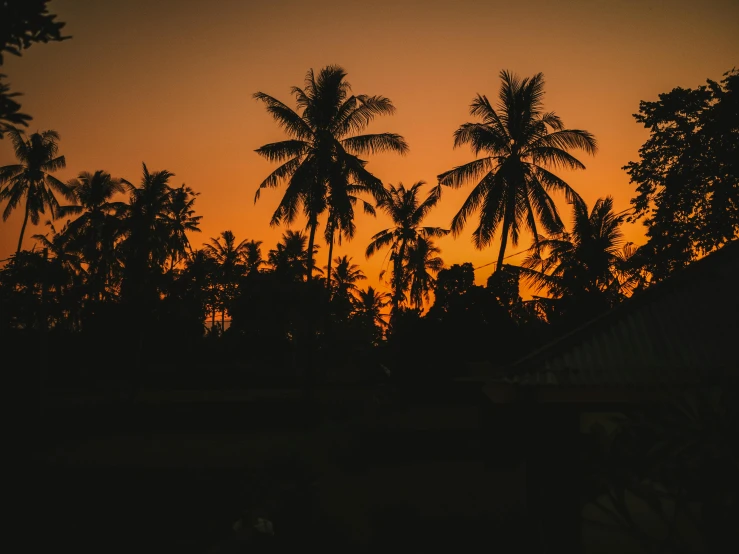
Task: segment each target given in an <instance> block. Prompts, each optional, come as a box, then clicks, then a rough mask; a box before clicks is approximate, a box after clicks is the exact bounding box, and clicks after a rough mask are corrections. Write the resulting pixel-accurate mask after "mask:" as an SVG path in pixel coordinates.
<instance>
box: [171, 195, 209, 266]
mask: <svg viewBox="0 0 739 554" xmlns="http://www.w3.org/2000/svg"><path fill="white" fill-rule="evenodd" d="M199 195H200V193H199V192H195V191H193V190H192V189H191V188H190V187H188V186H186V185H185V184H184V183H183V184H182V186H180V187H177V188H175V189H172V190H171V191H170V193H169V205H168V210H167V215H166V219H167V221H168V223H169V239H170V240H169V250H170V252H169V256H170V269H173V268H174V266H175V264H176V263H177V262H179V261H180V260H184V259H186V258H187V254H188V252H189V253H190V254H192V246H191V245H190V240H189V239H188V238H187V234H186V233H187V232H191V233H199V232H200V227H199V226H200V220H201V219H203V216H200V215H195V208H193V205H194V204H195V198H196V197H197V196H199Z"/></svg>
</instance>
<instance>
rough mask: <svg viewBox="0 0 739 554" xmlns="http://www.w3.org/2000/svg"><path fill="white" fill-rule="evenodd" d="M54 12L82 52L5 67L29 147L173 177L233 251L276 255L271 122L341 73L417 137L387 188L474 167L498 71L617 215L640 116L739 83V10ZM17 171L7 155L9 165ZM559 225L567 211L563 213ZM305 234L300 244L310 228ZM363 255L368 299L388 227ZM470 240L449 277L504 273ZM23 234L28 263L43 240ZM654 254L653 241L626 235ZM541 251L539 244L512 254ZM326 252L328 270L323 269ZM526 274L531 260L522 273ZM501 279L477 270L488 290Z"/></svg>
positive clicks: (492, 253)
mask: <svg viewBox="0 0 739 554" xmlns="http://www.w3.org/2000/svg"><path fill="white" fill-rule="evenodd" d="M207 5H208V3H207V2H203V1H200V0H198V1H191V0H145V1H144V0H126V1H125V2H112V1H104V2H97V1H93V0H54V1H53V2H51V11H52V12H53V13H57V14H58V15H59V18H60V20H62V21H65V22H67V27H66V28H65V31H66V32H67V34H71V35H72V36H73V39H72V40H69V41H66V42H63V43H57V44H46V45H45V44H39V45H35V46H33V47H32V48H31V49H30V50H28V51H26V53H25V54H24V55H23V57H22V58H15V57H13V56H6V62H5V65H4V66H3V67H2V73H5V74H7V75H8V77H9V81H10V83H11V85H12V88H13V90H18V91H22V92H23V93H24V96H23V97H22V104H23V109H24V110H23V111H25V112H27V113H30V114H31V115H33V117H34V119H33V121H32V122H31V126H30V127H29V129H28V132H34V131H37V130H46V129H55V130H57V131H58V132H59V133H60V134H61V137H62V140H61V143H60V153H62V154H64V155H65V156H66V159H67V169H66V170H65V171H60V172H59V173H58V174H57V177H59V178H62V179H64V180H66V179H69V178H71V177H73V176H75V175H76V174H77V173H78V172H80V171H95V170H97V169H104V170H106V171H108V172H110V173H111V174H113V175H114V176H120V177H125V178H126V179H128V180H130V181H132V182H135V183H138V182H139V180H140V175H141V162H142V161H144V162H146V164H147V165H148V167H149V169H150V170H159V169H168V170H170V171H172V172H174V173H175V175H176V176H175V178H174V179H173V181H172V185H175V186H177V185H180V184H181V183H183V182H184V183H187V184H188V185H189V186H191V187H192V188H194V189H195V190H196V191H199V192H201V195H200V197H199V198H198V200H197V203H196V207H197V209H198V213H199V214H200V215H202V216H203V220H202V225H201V228H202V231H203V232H202V233H200V234H196V235H194V236H192V237H191V240H192V242H193V245H194V246H199V245H200V244H201V243H202V242H203V241H205V240H207V239H208V238H209V237H213V236H216V235H217V234H218V233H220V232H221V231H223V230H226V229H231V230H232V231H234V233H235V234H236V236H237V238H238V239H243V238H250V239H251V238H254V239H258V240H263V241H264V244H265V249H264V250H265V255H266V250H268V249H269V248H271V247H273V246H274V244H275V243H276V242H277V240H278V239H279V237H280V235H281V233H282V232H283V229H281V228H270V227H269V225H268V223H269V218H270V215H271V213H272V211H273V210H274V208H275V207H276V205H277V202H278V200H279V198H280V194H281V193H282V191H281V190H275V191H268V192H267V193H265V194H263V195H262V197H261V199H260V200H259V203H258V204H256V205H255V204H254V202H253V198H254V192H255V190H256V187H257V185H258V184H259V183H260V182H261V180H262V179H263V178H264V177H265V176H266V175H267V174H268V173H269V172H270V171H271V169H273V167H274V166H273V165H272V164H270V163H268V162H266V161H264V160H262V159H261V158H259V157H258V156H257V155H256V154H255V153H254V149H255V148H257V147H259V146H261V145H262V144H265V143H268V142H274V141H278V140H280V139H282V138H284V135H283V134H282V133H281V132H280V130H279V129H278V127H277V126H276V124H275V123H274V122H273V121H272V120H271V118H270V117H269V116H268V115H267V114H266V112H265V111H264V108H263V106H262V105H260V104H258V103H257V102H256V101H254V100H253V99H252V98H251V95H252V93H254V92H255V91H263V92H267V93H269V94H271V95H273V96H276V97H277V98H280V99H282V100H283V101H285V102H289V103H290V105H293V106H294V104H292V99H291V98H290V96H289V88H290V86H292V85H300V86H302V83H303V77H304V75H305V72H306V70H307V69H308V68H311V67H313V68H315V69H316V70H318V69H320V68H321V67H323V66H325V65H328V64H339V65H342V66H343V67H344V68H345V69H346V70H347V71H348V73H349V78H348V80H349V82H350V83H351V84H352V86H353V90H354V92H355V93H366V94H382V95H385V96H387V97H389V98H391V99H392V100H393V102H394V104H395V106H396V107H397V114H396V115H395V116H392V117H387V118H380V119H378V120H376V122H375V123H373V124H372V126H371V127H370V128H369V132H373V131H374V132H380V131H392V132H396V133H400V134H402V135H403V136H404V137H405V138H406V140H407V141H408V143H409V145H410V148H411V151H410V154H409V155H408V156H406V157H402V158H401V157H398V156H396V155H389V154H388V155H380V156H373V157H370V158H369V161H370V163H369V166H368V167H369V169H370V171H372V172H373V173H374V174H375V175H377V176H378V177H380V178H381V179H382V180H383V181H385V182H390V183H398V182H399V181H402V182H403V183H405V184H406V185H409V184H411V183H413V182H415V181H417V180H425V181H427V182H429V183H435V181H436V175H438V174H439V173H441V172H442V171H445V170H447V169H450V168H452V167H453V166H455V165H458V164H460V163H464V162H466V161H470V160H471V159H473V156H472V154H471V153H470V151H469V150H467V149H458V150H453V149H452V133H453V132H454V130H455V129H456V128H457V127H458V126H459V125H460V124H461V123H463V122H465V121H468V120H469V119H470V118H469V116H468V106H469V104H470V101H471V100H472V98H473V96H474V95H475V94H476V93H478V92H479V93H483V94H487V95H488V96H490V97H495V96H496V95H497V92H498V89H499V78H498V73H499V72H500V70H501V69H508V70H511V71H514V72H516V73H518V74H519V75H522V76H531V75H533V74H534V73H536V72H539V71H541V72H543V73H544V75H545V78H546V91H547V94H546V98H545V107H546V108H547V109H548V110H553V111H555V112H556V113H557V114H558V115H559V116H560V117H561V118H562V119H563V120H564V122H565V125H567V126H568V127H571V128H583V129H587V130H588V131H590V132H592V133H594V134H595V136H596V137H597V139H598V141H599V145H600V150H599V153H598V154H597V155H596V156H595V157H591V158H589V157H585V156H584V154H583V155H582V157H581V159H582V160H583V161H584V162H585V164H586V166H587V170H585V171H581V172H575V173H563V174H562V176H563V177H564V178H565V179H566V180H568V182H569V183H570V184H571V185H572V186H573V187H574V188H575V189H576V190H577V191H578V192H579V193H580V194H581V195H582V196H583V198H584V199H585V200H586V201H587V202H588V204H590V205H592V203H593V202H594V201H595V200H596V199H597V198H598V197H601V196H605V195H607V194H611V195H612V196H614V198H615V205H616V210H617V211H620V210H623V209H625V208H627V207H628V206H629V199H630V198H631V197H632V196H633V195H634V189H633V186H631V185H630V184H629V182H628V177H627V175H626V174H625V173H624V172H623V171H622V169H621V167H622V166H623V165H625V164H626V163H627V162H629V161H630V160H635V159H637V151H638V148H639V146H641V144H642V143H643V142H644V140H645V139H646V137H647V133H646V131H645V130H644V129H642V128H641V127H640V126H639V125H638V124H637V123H636V122H635V121H634V119H633V117H632V114H633V113H634V112H636V111H637V110H638V106H639V101H640V100H652V99H656V97H657V95H658V94H659V93H661V92H667V91H669V90H671V89H672V88H673V87H676V86H683V87H695V86H698V85H700V84H703V83H704V82H705V79H706V78H709V77H710V78H712V79H720V78H721V75H722V73H724V72H725V71H727V70H729V69H731V68H732V67H733V66H735V65H739V64H738V63H737V62H739V33H738V32H737V24H736V22H737V21H739V2H736V1H735V0H727V1H714V0H705V1H702V2H694V1H684V0H681V1H661V2H657V1H644V2H642V1H634V2H631V1H619V2H613V1H600V0H587V1H586V0H582V1H568V2H551V1H540V0H530V1H528V2H496V1H482V0H479V1H473V0H464V1H461V0H457V1H443V2H442V1H433V0H431V1H408V0H393V1H386V0H376V1H373V2H361V3H360V2H353V1H344V2H337V1H310V2H309V1H304V2H300V1H293V0H273V1H271V2H259V3H257V2H251V1H249V0H244V1H235V0H232V1H225V0H224V1H220V2H215V3H213V4H211V5H216V6H218V8H217V9H216V8H213V9H212V10H209V9H208V8H207V7H206V6H207ZM10 163H14V157H13V154H12V147H11V144H10V142H9V141H8V140H7V139H6V140H3V141H0V165H6V164H10ZM469 190H470V187H469V186H468V187H465V188H463V189H461V190H459V191H448V190H447V191H445V195H444V197H443V200H442V202H441V204H440V206H439V208H438V209H437V210H436V211H435V212H433V213H432V214H431V216H430V217H429V219H428V221H429V224H434V225H440V226H444V227H447V226H448V225H449V222H450V220H451V218H452V216H453V215H454V213H456V210H457V209H458V208H459V206H460V205H461V203H462V201H463V199H464V198H465V197H466V194H468V193H469ZM555 199H556V200H557V203H558V205H559V206H560V207H561V211H562V212H564V213H563V217H564V218H565V220H567V221H569V210H568V207H567V205H566V204H565V202H564V199H563V198H555ZM21 221H22V214H21V210H18V211H17V213H15V214H14V215H13V216H11V218H10V219H8V221H7V222H5V223H0V259H3V258H7V256H8V255H10V254H12V253H13V252H14V250H15V245H16V243H17V240H18V233H19V231H20V225H21ZM303 223H304V222H303V221H301V222H300V224H299V225H298V227H301V228H302V225H303ZM357 223H358V232H357V235H356V238H355V239H354V241H353V242H351V243H349V244H346V243H345V244H344V246H343V247H340V248H337V249H335V252H336V253H337V254H344V253H346V254H349V255H352V256H354V258H355V262H357V263H359V264H360V265H361V266H362V267H363V269H364V271H365V273H366V274H367V275H368V276H369V277H370V281H369V282H370V284H374V283H376V281H377V275H378V273H379V271H380V269H381V265H382V262H383V256H382V255H378V256H376V257H375V258H373V259H371V260H365V259H364V249H365V248H366V246H367V243H368V242H369V238H370V237H371V236H372V235H373V234H374V233H376V232H377V231H379V230H381V229H384V228H385V227H387V226H388V224H389V222H388V221H387V219H386V218H385V217H384V216H378V217H377V219H374V218H371V217H368V216H364V215H359V216H358V218H357ZM472 229H473V227H472V225H470V226H469V227H468V229H466V230H465V232H464V233H463V234H462V235H461V236H459V237H457V238H456V239H453V238H451V237H448V238H445V239H443V240H441V241H439V246H440V247H441V248H442V256H443V258H444V260H445V262H446V264H447V265H451V264H453V263H462V262H465V261H471V262H472V263H473V264H474V265H475V266H479V265H483V264H486V263H489V262H492V261H494V260H495V259H496V257H497V244H499V243H498V242H497V241H496V244H494V245H493V246H492V247H491V248H490V249H488V250H485V251H477V250H475V249H474V248H473V246H472V244H471V242H470V234H471V231H472ZM35 232H38V230H37V229H34V228H30V227H29V229H28V230H27V232H26V238H25V239H24V246H25V247H30V246H31V245H32V244H33V240H32V239H31V238H30V236H31V235H32V234H34V233H35ZM626 232H627V237H628V238H629V239H631V240H634V241H635V242H639V241H641V234H642V231H641V226H630V227H627V229H626ZM527 246H529V238H528V237H524V239H523V240H522V241H521V242H520V243H519V245H518V247H513V246H511V245H510V243H509V247H508V250H507V251H508V252H510V253H513V252H517V251H519V250H522V249H523V248H525V247H527ZM325 255H326V254H325V249H322V250H321V252H320V253H319V260H318V261H319V263H320V265H324V264H325V259H324V258H325ZM512 261H513V262H514V263H516V262H518V261H520V258H517V259H516V258H514V259H513V260H512ZM491 271H492V266H489V267H486V268H484V269H481V270H479V271H477V272H476V276H477V280H478V283H481V284H482V283H484V282H485V279H487V276H488V275H489V274H490V272H491Z"/></svg>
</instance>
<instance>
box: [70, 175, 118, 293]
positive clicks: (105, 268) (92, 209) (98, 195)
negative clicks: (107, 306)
mask: <svg viewBox="0 0 739 554" xmlns="http://www.w3.org/2000/svg"><path fill="white" fill-rule="evenodd" d="M124 183H126V181H124V180H123V179H116V178H113V177H111V176H110V174H109V173H106V172H105V171H102V170H98V171H96V172H95V173H89V172H87V171H83V172H81V173H80V174H79V175H78V176H77V178H76V179H72V180H70V181H68V182H67V186H68V187H69V190H70V192H71V195H72V196H73V197H74V201H75V204H74V205H71V206H62V207H61V209H60V214H61V215H67V214H70V215H72V214H79V217H77V219H75V220H74V221H72V222H71V223H70V224H69V225H68V227H67V234H68V235H69V241H70V247H71V248H72V249H74V250H77V251H79V252H80V253H81V255H82V259H83V260H84V262H85V263H86V264H87V274H88V279H87V285H88V287H89V293H90V295H91V297H93V298H96V299H97V300H102V299H103V297H105V296H107V295H108V294H109V292H110V286H111V285H112V283H113V281H114V276H115V274H116V273H117V272H118V271H119V262H120V260H119V256H118V252H117V250H116V243H117V241H118V239H119V238H120V237H121V236H122V233H123V225H122V221H121V220H120V219H119V218H118V217H117V215H116V214H117V213H120V212H122V211H124V210H125V203H123V202H113V201H112V200H113V198H114V197H115V195H116V194H122V193H124V192H125V191H126V186H125V184H124Z"/></svg>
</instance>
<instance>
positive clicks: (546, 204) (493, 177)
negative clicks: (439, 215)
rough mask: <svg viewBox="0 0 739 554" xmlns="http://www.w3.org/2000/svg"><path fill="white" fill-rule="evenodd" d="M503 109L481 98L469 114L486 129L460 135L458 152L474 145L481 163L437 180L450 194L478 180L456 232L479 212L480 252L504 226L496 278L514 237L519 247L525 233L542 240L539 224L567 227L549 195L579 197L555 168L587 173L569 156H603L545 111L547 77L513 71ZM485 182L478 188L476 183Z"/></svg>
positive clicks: (587, 138)
mask: <svg viewBox="0 0 739 554" xmlns="http://www.w3.org/2000/svg"><path fill="white" fill-rule="evenodd" d="M500 77H501V80H502V81H503V83H502V86H501V89H500V94H499V99H500V100H499V103H498V106H497V107H493V106H492V104H491V103H490V101H489V100H488V98H487V97H486V96H483V95H479V94H478V95H477V97H476V98H475V99H474V100H473V101H472V105H471V106H470V114H471V115H473V116H476V117H479V118H481V119H482V122H481V123H464V124H463V125H462V126H460V127H459V129H457V130H456V131H455V133H454V147H455V148H457V147H459V146H462V145H464V144H469V145H470V147H471V148H472V151H473V152H474V154H475V155H476V156H479V155H480V154H481V153H482V154H483V157H481V158H478V159H476V160H474V161H472V162H469V163H467V164H464V165H461V166H458V167H455V168H454V169H452V170H450V171H447V172H445V173H442V174H441V175H439V183H440V184H442V185H446V186H448V187H452V188H458V187H461V186H462V185H463V184H464V183H466V182H467V181H477V184H476V185H475V187H474V188H473V189H472V192H471V193H470V195H469V197H468V198H467V200H465V202H464V204H463V205H462V207H461V209H460V210H459V212H457V214H456V215H455V216H454V219H453V220H452V227H451V228H452V232H453V233H454V234H455V235H457V234H459V233H460V232H461V231H462V229H463V227H464V225H465V223H466V222H467V218H468V217H469V216H470V215H472V214H473V213H475V212H477V211H479V214H480V221H479V224H478V226H477V228H476V229H475V231H474V232H473V234H472V239H473V242H474V244H475V246H476V247H477V248H478V249H483V248H485V247H486V246H488V245H489V244H490V243H491V242H492V240H493V237H494V235H495V232H496V231H497V229H498V227H500V226H501V225H502V227H503V230H502V234H501V243H500V251H499V254H498V263H497V265H496V271H500V270H501V268H502V266H503V259H504V257H505V249H506V244H507V241H508V238H509V237H510V239H511V242H512V244H513V245H514V246H515V245H516V244H517V243H518V238H519V235H520V233H521V227H522V226H525V227H526V228H527V229H528V230H529V231H530V232H531V233H532V234H533V236H534V237H538V236H539V232H538V229H537V220H538V221H539V222H540V224H541V226H542V227H543V228H544V230H545V231H546V232H547V233H549V234H552V233H557V232H560V231H561V229H562V227H563V225H562V221H561V219H560V217H559V214H558V212H557V208H556V206H555V204H554V201H553V200H552V198H551V197H550V196H549V192H551V191H558V192H564V194H565V195H566V197H567V199H568V201H570V202H573V201H575V199H576V198H577V193H576V192H575V191H574V190H572V188H571V187H570V186H569V185H568V184H567V183H566V182H565V181H563V180H562V179H561V178H560V177H558V176H557V175H555V174H554V173H552V171H550V169H553V168H565V169H584V168H585V166H584V165H583V164H582V162H580V161H579V160H578V159H577V158H575V157H574V156H572V154H570V153H569V150H571V149H573V148H579V149H581V150H584V151H585V152H587V153H589V154H594V153H595V152H596V149H597V145H596V140H595V137H593V135H591V134H590V133H588V132H587V131H582V130H579V129H565V128H564V125H563V123H562V120H561V119H560V118H559V117H558V116H556V115H555V114H554V113H553V112H544V111H543V109H542V98H543V96H544V76H543V75H542V74H541V73H538V74H536V75H534V76H533V77H532V78H530V79H529V78H525V79H520V78H519V77H517V76H516V75H513V74H511V73H509V72H507V71H502V72H501V73H500ZM478 179H479V181H478Z"/></svg>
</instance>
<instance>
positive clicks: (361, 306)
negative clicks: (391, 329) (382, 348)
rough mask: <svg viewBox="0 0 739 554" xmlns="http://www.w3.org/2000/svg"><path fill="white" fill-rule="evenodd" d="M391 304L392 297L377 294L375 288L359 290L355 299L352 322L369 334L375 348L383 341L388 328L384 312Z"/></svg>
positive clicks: (380, 293)
mask: <svg viewBox="0 0 739 554" xmlns="http://www.w3.org/2000/svg"><path fill="white" fill-rule="evenodd" d="M389 303H390V295H389V294H387V293H386V292H377V291H376V290H375V289H374V288H373V287H367V289H366V290H358V291H357V293H356V295H355V296H354V299H353V304H354V311H353V313H352V320H353V321H354V322H356V323H358V324H359V326H360V328H362V329H363V330H364V331H365V332H366V333H368V335H369V336H370V340H371V342H372V344H373V345H375V346H377V345H378V344H379V342H380V341H381V340H382V335H383V331H384V330H385V329H386V328H387V327H388V323H387V321H386V319H385V316H384V315H383V310H384V308H385V307H386V306H387V305H388V304H389Z"/></svg>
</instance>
